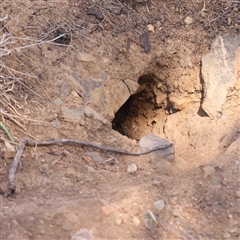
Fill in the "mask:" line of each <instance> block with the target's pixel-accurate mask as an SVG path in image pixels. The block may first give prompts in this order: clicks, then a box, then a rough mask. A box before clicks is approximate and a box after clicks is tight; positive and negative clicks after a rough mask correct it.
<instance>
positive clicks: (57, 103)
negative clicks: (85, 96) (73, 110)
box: [53, 98, 63, 106]
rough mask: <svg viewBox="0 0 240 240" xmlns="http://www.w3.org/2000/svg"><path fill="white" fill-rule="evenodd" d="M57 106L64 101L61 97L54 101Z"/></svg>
mask: <svg viewBox="0 0 240 240" xmlns="http://www.w3.org/2000/svg"><path fill="white" fill-rule="evenodd" d="M53 102H54V103H55V104H56V105H57V106H60V105H62V104H63V101H62V100H61V99H60V98H56V99H55V100H54V101H53Z"/></svg>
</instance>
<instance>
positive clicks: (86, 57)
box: [76, 52, 96, 62]
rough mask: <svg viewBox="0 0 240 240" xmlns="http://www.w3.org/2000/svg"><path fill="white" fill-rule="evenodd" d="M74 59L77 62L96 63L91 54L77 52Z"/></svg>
mask: <svg viewBox="0 0 240 240" xmlns="http://www.w3.org/2000/svg"><path fill="white" fill-rule="evenodd" d="M76 59H77V60H78V61H79V62H96V59H95V58H94V57H93V55H92V54H89V53H82V52H79V53H77V55H76Z"/></svg>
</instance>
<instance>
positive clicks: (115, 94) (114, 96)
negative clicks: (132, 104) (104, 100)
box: [108, 81, 131, 117]
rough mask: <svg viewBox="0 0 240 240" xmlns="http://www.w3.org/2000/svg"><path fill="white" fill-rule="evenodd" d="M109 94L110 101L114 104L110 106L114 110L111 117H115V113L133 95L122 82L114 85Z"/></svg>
mask: <svg viewBox="0 0 240 240" xmlns="http://www.w3.org/2000/svg"><path fill="white" fill-rule="evenodd" d="M108 92H109V93H110V96H109V101H111V102H112V104H111V105H109V109H112V113H111V115H112V117H114V116H115V113H116V112H117V111H118V110H119V108H120V107H121V106H122V105H123V104H124V103H125V102H126V101H127V100H128V98H129V97H130V96H131V94H130V93H129V90H128V86H127V85H126V84H125V83H124V82H121V81H120V82H118V83H116V84H112V85H111V86H110V89H109V91H108ZM120 93H121V94H120Z"/></svg>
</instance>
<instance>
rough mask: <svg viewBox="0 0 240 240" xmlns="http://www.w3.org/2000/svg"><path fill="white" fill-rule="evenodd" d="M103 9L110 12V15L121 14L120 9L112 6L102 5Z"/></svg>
mask: <svg viewBox="0 0 240 240" xmlns="http://www.w3.org/2000/svg"><path fill="white" fill-rule="evenodd" d="M103 8H105V9H107V10H108V11H110V12H111V13H114V14H116V15H120V13H121V8H120V7H118V6H115V5H113V4H105V5H103Z"/></svg>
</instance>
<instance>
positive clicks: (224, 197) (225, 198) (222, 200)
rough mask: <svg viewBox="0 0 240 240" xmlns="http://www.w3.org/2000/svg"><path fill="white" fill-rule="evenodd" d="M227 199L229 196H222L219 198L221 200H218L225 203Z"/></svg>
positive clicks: (220, 203)
mask: <svg viewBox="0 0 240 240" xmlns="http://www.w3.org/2000/svg"><path fill="white" fill-rule="evenodd" d="M226 201H227V196H224V195H223V196H221V197H220V198H219V200H218V204H219V205H221V206H222V205H224V204H225V203H226Z"/></svg>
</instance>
